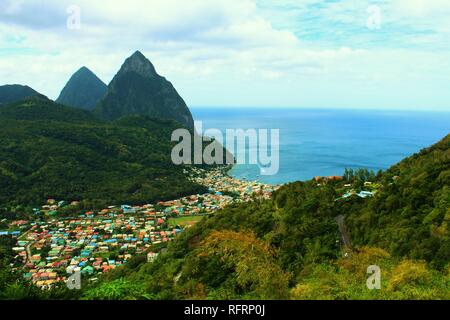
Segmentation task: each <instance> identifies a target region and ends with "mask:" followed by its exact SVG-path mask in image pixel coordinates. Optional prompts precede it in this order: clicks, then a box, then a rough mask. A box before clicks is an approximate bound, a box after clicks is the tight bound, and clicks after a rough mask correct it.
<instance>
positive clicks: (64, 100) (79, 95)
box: [56, 66, 107, 110]
mask: <svg viewBox="0 0 450 320" xmlns="http://www.w3.org/2000/svg"><path fill="white" fill-rule="evenodd" d="M106 91H107V86H106V84H104V83H103V82H102V81H101V80H100V79H99V78H98V77H97V76H96V75H95V74H94V73H93V72H92V71H91V70H90V69H88V68H87V67H84V66H83V67H81V68H80V69H78V71H77V72H75V73H74V74H73V75H72V77H71V78H70V80H69V82H67V84H66V86H65V87H64V89H63V90H62V91H61V94H60V96H59V97H58V99H57V100H56V102H58V103H61V104H64V105H67V106H71V107H75V108H81V109H87V110H90V109H92V108H94V106H95V105H96V104H97V102H98V101H99V100H100V99H101V98H102V97H103V96H104V94H105V93H106Z"/></svg>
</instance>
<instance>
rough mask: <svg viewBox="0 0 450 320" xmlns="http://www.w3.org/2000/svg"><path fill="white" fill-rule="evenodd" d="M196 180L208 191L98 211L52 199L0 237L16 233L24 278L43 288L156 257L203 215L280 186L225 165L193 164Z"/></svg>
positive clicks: (93, 277)
mask: <svg viewBox="0 0 450 320" xmlns="http://www.w3.org/2000/svg"><path fill="white" fill-rule="evenodd" d="M191 176H192V179H193V180H194V181H195V182H197V183H199V184H201V185H205V186H208V188H209V192H208V193H206V194H197V195H191V196H187V197H184V198H181V199H176V200H173V201H166V202H159V203H155V204H147V205H143V206H129V205H127V204H121V205H112V206H109V207H107V208H104V209H102V210H100V211H89V212H80V213H79V214H78V216H76V217H73V216H71V217H59V216H58V214H59V210H61V209H62V208H65V207H67V206H76V205H77V204H78V203H77V202H72V203H66V202H65V201H62V200H60V201H57V200H55V199H49V200H48V202H47V204H45V205H43V206H42V207H41V208H36V209H34V212H35V214H36V216H39V217H45V219H37V220H36V221H25V220H22V221H14V222H13V223H12V224H11V225H10V229H12V230H13V231H2V232H0V236H2V235H3V236H4V235H8V234H9V235H12V236H13V237H15V238H17V245H16V246H15V247H14V248H13V251H14V252H15V253H16V258H15V260H16V261H18V262H20V263H19V264H20V265H21V267H20V269H22V270H23V274H24V277H25V278H26V279H29V280H30V281H32V282H33V283H34V284H35V285H36V286H38V287H40V288H42V289H50V288H52V287H53V286H54V285H55V284H57V283H61V282H64V281H67V279H68V277H70V276H71V275H72V274H74V273H77V272H80V273H81V274H82V275H83V276H84V277H86V278H87V279H89V281H96V280H97V279H98V276H99V275H101V274H103V273H105V272H108V271H110V270H113V269H115V268H117V267H120V266H122V265H124V264H125V263H127V261H129V260H130V259H131V258H132V257H133V256H135V255H144V254H145V255H146V256H147V260H148V262H152V261H153V260H154V259H155V258H156V257H157V256H158V254H159V248H161V247H163V246H164V243H167V242H169V241H172V240H173V239H174V238H175V237H176V236H177V234H179V233H180V232H182V231H183V230H184V229H185V228H189V227H191V226H192V225H194V224H195V223H196V222H198V221H200V220H201V219H202V218H203V217H204V216H207V215H210V214H213V213H214V212H216V211H217V210H219V209H221V208H224V207H225V206H228V205H230V204H233V203H241V202H248V201H252V199H254V198H255V197H256V198H265V199H267V198H270V197H271V195H272V193H273V192H274V191H275V190H276V189H277V188H279V186H272V185H267V184H263V183H259V182H255V181H246V180H238V179H235V178H232V177H230V176H228V175H227V174H226V173H225V172H224V170H223V169H216V170H208V171H205V170H202V169H193V172H191Z"/></svg>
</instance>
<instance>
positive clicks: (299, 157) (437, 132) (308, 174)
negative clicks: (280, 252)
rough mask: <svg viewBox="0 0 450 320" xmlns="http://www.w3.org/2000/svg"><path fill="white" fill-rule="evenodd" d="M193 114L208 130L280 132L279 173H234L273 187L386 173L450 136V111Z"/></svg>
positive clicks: (252, 169)
mask: <svg viewBox="0 0 450 320" xmlns="http://www.w3.org/2000/svg"><path fill="white" fill-rule="evenodd" d="M192 113H193V115H194V118H195V120H196V121H199V120H201V121H202V122H203V128H204V130H205V129H209V128H216V129H220V130H222V131H223V132H225V130H226V129H280V170H279V172H278V174H276V175H274V176H263V175H260V170H259V167H258V166H255V165H237V166H235V167H234V169H233V170H232V171H231V174H232V175H233V176H235V177H237V178H245V179H251V180H260V181H262V182H266V183H272V184H279V183H286V182H292V181H298V180H307V179H311V178H313V177H315V176H329V175H342V174H343V171H344V169H345V168H368V169H373V170H379V169H382V170H385V169H387V168H389V167H390V166H392V165H393V164H395V163H397V162H399V161H400V160H402V159H403V158H405V157H408V156H410V155H412V154H414V153H416V152H418V151H420V150H421V149H423V148H425V147H428V146H430V145H432V144H434V143H436V142H438V141H439V140H441V139H442V138H443V137H444V136H446V135H447V134H449V133H450V112H411V111H375V110H374V111H372V110H370V111H367V110H364V111H360V110H309V109H277V108H273V109H267V108H264V109H255V108H203V107H202V108H192ZM246 150H248V146H247V147H246Z"/></svg>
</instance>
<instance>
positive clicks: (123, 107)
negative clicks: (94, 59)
mask: <svg viewBox="0 0 450 320" xmlns="http://www.w3.org/2000/svg"><path fill="white" fill-rule="evenodd" d="M94 111H95V112H96V113H97V114H98V115H99V116H100V117H101V118H103V119H106V120H116V119H119V118H121V117H124V116H127V115H143V116H149V117H151V118H157V119H168V120H174V121H176V122H178V123H179V124H181V125H182V126H184V127H186V128H189V129H191V130H192V131H193V130H194V120H193V118H192V114H191V112H190V111H189V108H188V107H187V105H186V103H185V102H184V100H183V98H181V96H180V95H179V94H178V92H177V91H176V90H175V88H174V87H173V85H172V83H170V82H169V81H167V80H166V79H165V78H164V77H162V76H160V75H159V74H158V73H157V72H156V70H155V67H154V66H153V64H152V63H151V62H150V61H149V60H148V59H147V58H146V57H145V56H144V55H143V54H142V53H141V52H140V51H136V52H135V53H134V54H133V55H131V56H130V57H129V58H128V59H126V60H125V62H124V64H123V65H122V67H121V68H120V70H119V72H118V73H117V74H116V76H115V77H114V79H113V80H112V81H111V83H110V84H109V86H108V92H107V93H106V95H105V96H104V97H103V99H102V100H101V101H100V102H99V104H98V105H97V106H96V107H95V109H94Z"/></svg>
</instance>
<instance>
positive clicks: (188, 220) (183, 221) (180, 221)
mask: <svg viewBox="0 0 450 320" xmlns="http://www.w3.org/2000/svg"><path fill="white" fill-rule="evenodd" d="M202 219H203V216H189V217H178V218H170V219H169V221H168V222H169V225H170V226H171V227H175V226H177V225H180V226H187V225H193V224H196V223H197V222H199V221H200V220H202Z"/></svg>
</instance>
